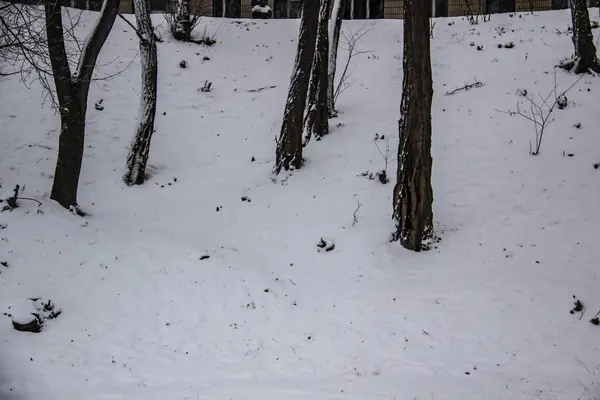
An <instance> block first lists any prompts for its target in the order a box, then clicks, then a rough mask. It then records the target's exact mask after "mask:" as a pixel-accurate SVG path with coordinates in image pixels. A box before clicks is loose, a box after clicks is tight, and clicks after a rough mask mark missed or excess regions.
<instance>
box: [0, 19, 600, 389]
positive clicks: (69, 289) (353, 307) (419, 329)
mask: <svg viewBox="0 0 600 400" xmlns="http://www.w3.org/2000/svg"><path fill="white" fill-rule="evenodd" d="M96 16H97V14H93V15H86V16H85V21H86V23H87V26H88V27H89V26H90V24H92V21H93V20H94V17H96ZM153 17H154V18H156V20H155V21H154V22H155V24H156V25H159V24H160V23H161V21H162V20H163V17H162V16H158V15H155V16H153ZM202 21H203V22H202V24H201V26H200V27H198V29H199V30H200V32H202V31H203V30H204V28H205V27H206V29H207V32H209V33H212V32H218V35H217V43H216V44H215V45H214V46H212V47H202V46H197V45H191V46H190V45H189V44H185V43H176V42H175V41H173V40H171V39H170V36H169V35H168V34H167V35H166V36H165V41H164V42H163V43H159V44H158V46H159V47H158V51H159V60H160V61H159V62H160V67H159V84H160V86H159V96H160V98H159V104H158V107H159V108H158V112H157V119H156V133H155V134H154V136H153V142H152V148H151V151H150V163H151V164H152V168H151V169H150V172H151V174H152V175H151V178H150V180H149V181H148V182H147V184H145V185H143V186H141V187H133V188H127V187H125V185H124V184H123V183H122V181H121V173H122V171H123V168H124V165H125V159H126V155H127V149H128V145H129V141H130V136H131V132H133V131H134V128H135V126H136V120H135V117H136V111H137V108H138V105H139V91H140V79H139V76H140V71H139V58H137V56H138V43H137V38H136V35H135V33H134V32H133V31H132V29H131V28H130V27H129V26H127V24H125V22H123V21H122V20H117V21H116V23H115V27H114V29H113V32H112V33H111V35H110V36H109V38H108V41H107V44H106V46H105V48H104V49H103V50H102V52H101V54H100V59H99V60H98V65H99V66H100V67H99V69H98V71H97V72H96V74H97V76H107V75H111V73H114V72H115V71H118V70H119V69H124V67H126V66H128V65H129V63H130V62H131V60H132V59H134V61H133V64H132V65H131V66H130V67H128V68H125V70H124V72H123V73H122V74H121V75H119V76H116V77H115V78H113V79H110V80H103V81H99V82H98V84H97V85H92V87H91V92H90V102H91V104H93V102H95V101H98V100H99V99H101V98H103V99H104V102H103V105H104V106H105V109H104V111H101V112H100V111H96V110H95V109H94V108H93V107H89V109H88V125H87V136H86V152H85V156H84V162H83V171H82V175H81V179H80V191H79V203H80V204H81V206H82V207H84V208H85V209H86V210H87V211H88V212H89V213H90V215H89V216H88V217H86V219H85V221H87V224H82V219H81V218H79V217H76V216H73V215H72V214H70V213H68V212H67V211H65V210H63V209H61V208H60V207H59V206H58V205H57V204H55V203H53V202H51V201H50V200H49V199H48V198H47V193H48V192H49V190H50V188H51V184H52V174H53V172H54V163H55V158H56V149H57V145H58V131H59V120H58V117H57V116H56V115H55V114H54V113H53V111H52V110H51V109H50V107H45V108H42V106H41V99H42V97H41V91H40V90H39V86H37V84H34V85H33V87H32V89H31V90H27V89H26V88H24V87H23V86H22V84H21V83H20V82H19V77H18V76H17V77H2V78H0V90H1V91H2V93H3V94H4V95H2V96H0V121H1V123H2V135H0V141H1V143H0V144H1V145H0V171H1V172H0V179H1V182H0V183H1V185H2V187H3V188H9V189H10V188H12V187H14V185H15V184H20V185H21V186H22V187H23V186H24V187H25V190H24V193H23V196H28V197H33V198H36V199H40V200H42V201H43V203H44V205H43V206H42V207H41V210H42V211H43V214H38V213H36V212H35V210H36V209H37V206H36V204H35V203H34V202H29V201H25V200H23V201H22V202H21V204H20V205H21V206H20V207H19V208H17V209H15V210H14V211H12V212H4V213H0V224H3V225H4V224H5V225H7V227H6V229H4V230H1V231H0V260H2V261H3V260H6V261H7V262H8V263H9V265H10V268H2V267H0V309H2V310H7V307H8V306H9V305H10V304H13V303H14V301H15V300H16V299H22V298H27V297H43V298H45V299H52V300H53V301H54V302H56V304H59V305H60V306H61V307H62V310H63V314H62V315H61V316H60V317H59V318H57V319H55V320H53V321H52V322H51V323H49V324H48V325H47V326H46V327H45V328H44V331H43V332H42V333H40V334H37V335H26V334H23V333H20V332H16V331H15V330H13V329H12V326H11V323H10V318H7V317H4V316H2V315H0V398H2V399H5V398H6V399H11V400H12V399H19V400H29V399H44V400H66V399H85V400H100V399H127V400H136V399H144V400H165V399H169V400H178V399H182V400H183V399H211V400H213V399H219V400H221V399H223V400H229V399H234V400H254V399H255V400H259V399H260V400H280V399H286V400H287V399H289V400H295V399H298V400H299V399H303V400H304V399H319V400H321V399H349V400H366V399H369V400H372V399H373V400H374V399H382V400H392V399H396V400H404V399H407V400H413V399H419V400H420V399H436V400H440V399H450V400H456V399H506V400H515V399H519V400H521V399H548V400H549V399H566V400H572V399H585V400H592V399H597V398H599V397H600V381H599V379H598V376H599V374H598V372H599V371H600V341H599V340H598V338H599V337H600V336H599V335H600V327H598V326H594V325H592V324H591V323H589V322H588V321H589V320H590V319H591V318H592V317H593V316H594V314H595V313H596V312H597V311H598V310H599V309H600V290H598V284H599V280H598V277H599V276H600V270H599V269H598V259H599V258H600V247H599V246H598V237H597V231H598V226H599V225H600V202H599V201H598V198H599V194H600V170H596V169H594V168H593V164H594V163H597V162H600V136H599V135H598V129H597V127H598V124H599V122H600V121H599V118H600V116H599V115H600V114H599V113H598V112H597V111H598V110H599V109H600V97H599V96H598V94H599V93H600V82H599V81H598V78H597V77H593V76H585V77H584V78H583V79H582V80H581V81H580V82H579V83H578V84H577V86H576V87H575V88H574V89H573V90H571V91H570V92H569V93H568V94H567V97H568V99H569V105H568V107H567V108H566V109H564V110H557V111H556V114H555V117H556V121H555V122H554V123H553V124H552V125H550V126H549V127H548V128H547V131H546V133H545V138H544V144H543V146H542V151H541V154H540V155H539V156H536V157H533V156H530V155H529V154H528V151H529V142H530V141H532V140H534V135H535V134H534V129H533V127H532V126H531V123H530V122H529V121H527V120H525V119H523V118H520V117H518V116H512V117H511V116H509V115H507V114H504V113H500V112H498V111H496V110H500V111H507V110H511V109H512V110H514V109H515V107H516V104H517V102H518V101H523V100H524V99H523V97H522V96H518V95H517V90H518V89H527V90H528V92H529V93H533V94H535V93H537V92H540V93H542V94H547V93H548V92H549V91H550V90H551V89H552V87H553V82H554V75H553V66H554V65H555V64H557V63H558V61H559V60H560V59H562V58H565V57H569V56H570V55H571V54H572V52H573V49H572V42H571V38H570V36H569V35H568V34H566V29H567V27H568V26H569V24H570V22H571V18H570V15H569V12H568V11H560V12H545V13H536V14H535V15H531V14H517V15H515V16H513V17H510V16H509V15H494V16H493V17H492V21H491V22H489V23H480V24H479V25H477V26H470V25H468V23H467V21H464V20H462V19H460V18H458V19H440V20H438V21H437V23H436V25H435V30H434V39H433V41H432V51H433V54H432V56H433V63H434V65H433V76H434V84H435V88H434V89H435V98H434V105H433V156H434V177H433V189H434V197H435V204H434V215H435V222H436V230H437V234H438V235H440V236H441V237H442V239H443V240H442V242H441V243H439V244H438V245H437V249H435V250H432V251H430V252H427V253H411V252H408V251H405V250H403V249H402V247H401V246H400V245H399V244H398V243H389V242H388V239H389V237H390V233H391V232H392V231H393V229H394V223H393V221H392V219H391V213H392V199H391V197H392V188H393V184H394V182H393V181H392V182H390V183H389V184H387V185H382V184H380V183H379V182H378V181H377V180H369V179H367V178H365V177H361V176H359V175H360V174H361V173H362V172H363V171H371V172H375V171H379V170H381V169H382V168H384V166H385V161H384V159H383V157H382V156H381V154H380V153H379V151H378V149H377V147H376V146H375V144H374V143H373V138H374V136H375V134H376V133H378V134H379V135H386V137H389V138H390V147H391V148H392V154H395V150H394V149H395V148H396V146H397V144H398V134H397V132H398V122H397V120H398V117H399V105H400V93H401V83H402V70H401V68H402V60H401V52H402V22H401V21H388V20H382V21H377V22H375V24H376V26H375V28H374V29H373V30H372V31H371V32H370V33H369V34H368V35H367V36H366V37H365V38H364V39H363V43H362V44H361V48H363V49H370V50H373V51H374V52H373V53H366V54H363V55H361V56H360V57H359V58H357V60H356V61H357V62H356V70H355V71H354V73H353V77H352V78H353V79H355V80H356V81H355V83H354V85H353V86H352V87H351V88H349V89H348V90H347V91H346V92H344V93H343V94H342V95H341V96H340V98H339V101H338V103H337V106H338V108H339V111H340V118H341V119H343V120H344V124H343V125H341V126H337V125H336V122H337V121H335V120H332V121H331V134H330V135H329V136H326V137H325V138H323V140H321V141H320V142H316V141H312V142H311V143H310V144H309V145H308V146H307V147H306V148H305V149H304V150H305V156H306V157H307V163H306V165H305V167H304V168H303V169H302V170H298V171H294V172H292V173H289V174H286V175H282V176H281V177H279V179H277V180H276V182H277V183H273V182H272V181H271V171H272V168H273V163H274V141H273V137H274V136H275V135H276V134H278V133H279V127H280V124H281V117H282V115H283V108H284V106H285V101H286V95H287V89H288V84H287V83H288V82H289V74H290V71H291V69H292V65H293V62H294V55H295V52H296V43H297V35H298V21H297V20H269V21H262V20H255V21H242V22H241V23H236V22H234V21H231V20H219V19H210V18H203V20H202ZM345 23H346V24H348V26H349V27H353V28H354V29H356V28H358V27H360V26H361V25H362V24H363V22H361V21H346V22H345ZM450 23H452V24H450ZM163 29H164V28H163ZM87 30H88V28H85V27H82V28H81V34H82V35H84V34H85V33H86V32H87ZM557 30H558V31H560V32H562V34H558V33H557ZM594 32H595V34H596V35H597V33H598V31H594ZM508 41H513V42H514V43H515V47H514V48H513V49H504V48H498V47H497V44H499V43H506V42H508ZM471 42H475V44H477V45H482V46H483V51H477V49H476V47H472V46H470V43H471ZM204 56H208V57H210V60H203V57H204ZM344 56H345V53H344V52H343V51H341V52H340V57H344ZM183 59H185V60H186V61H187V62H188V68H186V69H182V68H180V67H179V62H180V61H181V60H183ZM474 78H476V79H478V80H479V81H481V82H483V83H485V85H484V86H483V87H480V88H473V89H472V90H469V91H462V92H459V93H457V94H455V95H453V96H445V93H446V92H448V91H451V90H453V89H455V88H457V87H460V86H463V85H465V84H467V83H471V82H473V80H474ZM205 80H209V81H212V82H213V86H212V87H213V90H212V91H211V92H210V93H203V92H199V91H198V88H199V87H201V86H202V84H203V83H204V81H205ZM557 80H558V84H559V87H560V88H566V87H568V86H569V85H571V84H572V83H573V82H575V81H576V80H577V77H575V76H572V75H569V74H568V73H566V72H564V71H557ZM270 85H276V88H274V89H271V90H264V91H261V92H258V93H252V92H247V90H249V89H256V88H259V87H264V86H270ZM7 93H9V94H10V95H6V94H7ZM524 105H526V104H524ZM524 109H525V108H524ZM577 123H581V128H580V129H578V128H576V127H574V124H577ZM563 152H564V153H563ZM568 154H573V156H572V157H569V156H568ZM253 157H254V158H255V161H254V162H252V161H251V159H252V158H253ZM394 165H395V162H394V161H393V162H391V163H390V165H388V174H389V176H390V177H391V178H392V179H393V177H394V176H395V172H396V171H395V167H394ZM243 196H247V197H249V198H251V199H252V201H251V202H248V201H242V200H241V197H243ZM357 201H360V202H361V203H362V207H361V208H360V209H359V210H358V211H357V213H356V217H357V220H358V222H357V223H353V221H354V213H355V210H356V209H357ZM217 209H218V211H217ZM322 237H326V238H328V240H331V241H333V242H335V250H334V251H331V252H326V253H319V251H318V248H317V246H316V244H317V243H318V242H319V240H320V238H322ZM204 254H210V258H207V259H203V260H200V258H202V257H201V256H202V255H204ZM574 295H575V296H577V298H578V299H580V300H581V301H582V302H583V303H584V304H585V306H586V311H585V314H584V315H583V317H582V318H579V314H578V313H575V314H574V315H572V314H570V313H569V310H570V309H571V307H572V306H573V302H574V301H575V300H574V299H573V296H574ZM467 373H468V374H467Z"/></svg>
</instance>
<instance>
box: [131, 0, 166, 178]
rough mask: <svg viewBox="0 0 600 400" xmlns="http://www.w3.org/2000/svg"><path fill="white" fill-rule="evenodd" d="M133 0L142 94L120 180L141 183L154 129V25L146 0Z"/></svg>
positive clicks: (155, 91)
mask: <svg viewBox="0 0 600 400" xmlns="http://www.w3.org/2000/svg"><path fill="white" fill-rule="evenodd" d="M134 1H135V19H136V21H137V30H138V34H139V36H140V38H139V39H140V55H141V59H142V94H141V98H140V113H139V116H138V127H137V131H136V134H135V137H134V138H133V142H132V143H131V148H130V149H129V155H128V156H127V170H126V172H125V175H124V176H123V181H124V182H125V184H127V185H141V184H142V183H144V181H145V180H146V165H147V163H148V155H149V153H150V141H151V139H152V133H154V117H155V116H156V100H157V86H158V83H157V79H158V55H157V50H156V41H155V39H154V28H153V27H152V21H151V20H150V4H149V0H134Z"/></svg>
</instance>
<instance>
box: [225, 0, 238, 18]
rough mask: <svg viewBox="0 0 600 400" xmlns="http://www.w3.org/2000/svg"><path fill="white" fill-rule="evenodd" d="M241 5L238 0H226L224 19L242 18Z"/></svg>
mask: <svg viewBox="0 0 600 400" xmlns="http://www.w3.org/2000/svg"><path fill="white" fill-rule="evenodd" d="M241 7H242V3H241V1H240V0H226V3H225V17H227V18H241V16H242V8H241Z"/></svg>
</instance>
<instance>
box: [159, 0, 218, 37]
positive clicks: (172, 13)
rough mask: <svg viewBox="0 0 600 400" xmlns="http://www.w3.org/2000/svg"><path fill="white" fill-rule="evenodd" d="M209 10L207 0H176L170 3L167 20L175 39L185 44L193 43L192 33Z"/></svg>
mask: <svg viewBox="0 0 600 400" xmlns="http://www.w3.org/2000/svg"><path fill="white" fill-rule="evenodd" d="M207 10H208V7H207V5H206V0H198V1H194V2H192V1H190V0H175V1H174V2H171V3H169V10H168V12H167V14H166V15H165V18H166V20H167V25H168V26H169V29H170V30H171V33H172V34H173V37H174V38H175V39H176V40H180V41H183V42H193V41H194V40H193V39H192V31H193V30H194V28H195V27H196V26H198V24H199V23H200V20H201V19H202V17H203V16H204V15H206V12H207Z"/></svg>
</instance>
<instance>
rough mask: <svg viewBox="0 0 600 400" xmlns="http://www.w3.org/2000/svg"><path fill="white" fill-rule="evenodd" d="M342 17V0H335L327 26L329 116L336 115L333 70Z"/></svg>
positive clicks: (335, 66)
mask: <svg viewBox="0 0 600 400" xmlns="http://www.w3.org/2000/svg"><path fill="white" fill-rule="evenodd" d="M343 17H344V0H335V2H334V3H333V11H332V13H331V23H330V26H329V67H328V71H327V113H328V114H329V118H333V117H335V116H337V110H336V109H335V91H334V86H335V70H336V68H337V54H338V47H339V44H340V32H341V30H342V19H343Z"/></svg>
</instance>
